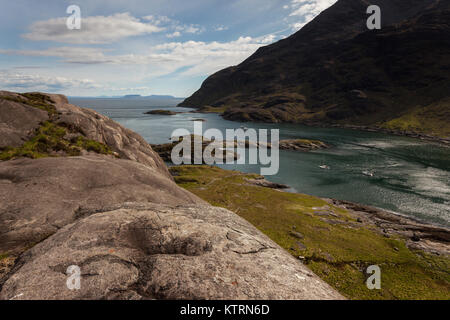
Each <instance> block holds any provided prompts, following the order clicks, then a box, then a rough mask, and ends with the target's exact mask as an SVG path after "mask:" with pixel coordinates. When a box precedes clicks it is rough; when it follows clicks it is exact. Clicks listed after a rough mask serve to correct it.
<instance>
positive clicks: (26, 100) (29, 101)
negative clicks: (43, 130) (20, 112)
mask: <svg viewBox="0 0 450 320" xmlns="http://www.w3.org/2000/svg"><path fill="white" fill-rule="evenodd" d="M1 99H4V100H9V101H14V102H17V103H23V104H26V105H29V106H32V107H34V108H38V109H41V110H44V111H47V113H48V115H49V117H50V118H51V117H53V116H55V115H57V114H58V112H57V111H56V108H55V106H54V105H53V103H54V101H53V100H52V99H51V98H50V97H49V96H47V95H43V94H40V93H21V94H19V96H18V97H7V96H2V97H1Z"/></svg>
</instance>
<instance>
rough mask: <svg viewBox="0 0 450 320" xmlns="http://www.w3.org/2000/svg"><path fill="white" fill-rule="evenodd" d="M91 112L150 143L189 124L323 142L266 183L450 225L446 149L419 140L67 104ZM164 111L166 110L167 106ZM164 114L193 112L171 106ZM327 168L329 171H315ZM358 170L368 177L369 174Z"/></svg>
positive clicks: (287, 159)
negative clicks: (272, 132)
mask: <svg viewBox="0 0 450 320" xmlns="http://www.w3.org/2000/svg"><path fill="white" fill-rule="evenodd" d="M70 100H71V103H74V104H77V105H80V106H82V107H89V108H92V109H94V110H96V111H98V112H100V113H102V114H104V115H106V116H109V117H111V118H112V119H114V120H116V121H118V122H119V123H121V124H122V125H124V126H125V127H127V128H129V129H132V130H134V131H136V132H138V133H139V134H140V135H142V136H143V137H144V139H146V140H147V141H148V142H149V143H152V144H160V143H167V142H168V141H169V138H170V136H171V133H172V132H173V130H175V129H178V128H186V129H188V130H190V131H191V132H193V121H192V120H193V119H198V118H202V119H205V120H207V121H206V122H203V129H204V130H206V129H208V128H217V129H220V130H222V131H223V132H224V134H225V129H233V128H239V127H240V126H242V125H244V126H246V127H248V128H256V129H263V128H267V129H280V138H281V139H289V138H307V139H308V138H309V139H318V140H322V141H324V142H326V143H328V144H331V145H332V146H333V147H332V148H331V149H326V150H319V151H314V152H307V153H305V152H295V151H283V150H281V151H280V170H279V172H278V174H277V175H275V176H268V177H267V179H268V180H271V181H273V182H278V183H284V184H287V185H289V186H291V188H292V190H293V191H296V192H300V193H306V194H311V195H315V196H319V197H329V198H335V199H341V200H348V201H353V202H358V203H362V204H366V205H372V206H376V207H380V208H384V209H387V210H391V211H395V212H399V213H403V214H406V215H410V216H413V217H416V218H419V219H422V220H425V221H428V222H432V223H437V224H441V225H445V226H450V148H446V147H442V146H439V145H437V144H433V143H430V142H422V141H420V140H417V139H412V138H407V137H398V136H391V135H386V134H381V133H371V132H359V131H354V130H346V129H337V128H332V129H326V128H311V127H304V126H299V125H291V124H281V125H280V124H276V125H273V124H255V123H253V124H252V123H245V124H244V123H239V122H231V121H226V120H224V119H222V118H221V117H220V116H218V115H216V114H192V113H183V114H177V115H175V116H158V115H145V114H144V112H145V111H148V110H152V109H161V107H149V106H148V105H149V104H148V103H146V101H145V100H130V99H76V98H73V99H70ZM164 109H166V108H164ZM167 109H168V110H174V111H189V110H190V109H185V108H176V107H169V108H167ZM321 165H327V166H329V167H330V169H329V170H327V169H322V168H320V166H321ZM221 167H224V168H226V169H236V170H240V171H244V172H254V173H259V172H260V168H259V166H258V165H237V164H235V165H221ZM363 172H366V173H367V172H371V173H373V176H368V175H366V174H364V173H363Z"/></svg>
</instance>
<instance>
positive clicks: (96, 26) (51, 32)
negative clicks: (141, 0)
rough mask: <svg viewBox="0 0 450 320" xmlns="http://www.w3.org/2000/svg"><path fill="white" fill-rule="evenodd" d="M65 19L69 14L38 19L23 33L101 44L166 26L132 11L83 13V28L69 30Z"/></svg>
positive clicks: (39, 38) (35, 37)
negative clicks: (107, 13) (61, 16)
mask: <svg viewBox="0 0 450 320" xmlns="http://www.w3.org/2000/svg"><path fill="white" fill-rule="evenodd" d="M66 20H67V18H55V19H50V20H45V21H38V22H35V23H33V24H32V25H31V26H30V32H29V33H26V34H24V35H22V36H23V37H24V38H25V39H29V40H34V41H56V42H63V43H72V44H85V43H86V44H99V43H110V42H114V41H117V40H120V39H123V38H127V37H132V36H138V35H144V34H150V33H154V32H160V31H163V30H164V28H162V27H160V26H158V24H157V23H152V21H150V22H143V21H141V20H139V19H138V18H135V17H133V16H131V15H130V14H129V13H117V14H114V15H112V16H107V17H105V16H95V17H86V18H84V17H81V29H80V30H69V29H68V28H67V26H66ZM144 20H147V21H148V19H144Z"/></svg>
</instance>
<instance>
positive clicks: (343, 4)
mask: <svg viewBox="0 0 450 320" xmlns="http://www.w3.org/2000/svg"><path fill="white" fill-rule="evenodd" d="M371 4H376V5H378V6H380V8H381V18H382V19H381V21H382V28H381V30H368V29H367V27H366V21H367V18H368V17H369V15H368V14H367V13H366V10H367V7H368V6H369V5H371ZM449 21H450V1H448V0H445V1H443V0H440V1H439V0H420V1H419V0H412V1H411V0H377V1H371V2H370V3H369V2H368V1H365V0H345V1H344V0H340V1H338V2H337V3H336V4H335V5H333V6H332V7H330V8H329V9H327V10H325V11H324V12H322V13H321V14H320V15H319V16H318V17H316V19H314V20H313V21H312V22H310V23H309V24H308V25H306V26H305V27H304V28H302V29H301V30H300V31H298V32H297V33H295V34H293V35H292V36H290V37H288V38H286V39H284V40H281V41H278V42H276V43H274V44H271V45H269V46H266V47H262V48H260V49H258V50H257V51H256V52H255V54H253V55H252V56H251V57H249V58H248V59H246V60H245V61H244V62H242V63H241V64H240V65H238V66H234V67H230V68H227V69H224V70H222V71H219V72H217V73H215V74H213V75H212V76H210V77H209V78H208V79H206V80H205V82H204V83H203V84H202V86H201V88H200V89H199V90H198V91H197V92H196V93H194V94H193V95H192V96H191V97H190V98H188V99H186V100H185V101H184V102H183V103H182V104H180V106H185V107H197V108H202V107H208V108H211V107H213V108H214V107H215V108H218V110H221V111H224V113H223V116H224V117H225V118H226V119H229V120H240V121H261V122H294V123H305V124H311V125H331V124H333V125H362V126H371V127H385V128H392V129H398V130H405V131H416V132H425V133H428V134H431V135H436V136H448V135H450V126H448V122H449V121H450V98H449V92H450V90H449V88H450V27H449Z"/></svg>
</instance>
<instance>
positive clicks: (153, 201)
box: [0, 91, 343, 299]
mask: <svg viewBox="0 0 450 320" xmlns="http://www.w3.org/2000/svg"><path fill="white" fill-rule="evenodd" d="M0 137H1V140H0V159H1V161H0V299H187V298H189V299H191V298H195V299H212V298H215V299H236V298H238V299H342V298H343V297H342V296H341V295H340V294H339V293H338V292H337V291H335V290H334V289H333V288H332V287H330V286H329V285H328V284H326V283H325V282H323V281H322V280H321V279H320V278H318V277H317V276H316V275H315V274H314V273H313V272H311V271H310V270H309V269H308V268H307V267H306V266H304V265H303V264H302V263H301V262H299V261H298V260H296V259H295V258H293V257H292V256H290V255H289V254H288V253H287V252H285V251H284V250H283V249H282V248H281V247H279V246H278V245H277V244H275V243H274V242H273V241H271V240H270V239H269V238H268V237H266V236H265V235H263V234H262V233H261V232H260V231H258V230H257V229H256V228H255V227H253V226H252V225H250V224H249V223H248V222H246V221H245V220H243V219H242V218H240V217H238V216H237V215H235V214H234V213H232V212H230V211H228V210H226V209H221V208H216V207H212V206H210V205H208V204H207V203H206V202H204V201H203V200H201V199H200V198H198V197H197V196H195V195H193V194H191V193H190V192H188V191H186V190H184V189H182V188H180V187H178V186H177V185H176V184H175V183H174V181H173V179H172V177H171V175H170V174H169V172H168V170H167V168H166V166H165V165H164V163H163V161H162V160H161V158H160V157H159V156H158V155H157V154H156V153H155V152H153V150H152V149H151V147H150V146H149V145H148V144H147V143H146V142H145V141H144V140H143V139H142V138H141V137H140V136H139V135H137V134H136V133H134V132H132V131H130V130H127V129H125V128H123V127H122V126H120V125H119V124H118V123H116V122H114V121H112V120H111V119H109V118H107V117H104V116H102V115H100V114H98V113H96V112H95V111H92V110H88V109H82V108H80V107H77V106H74V105H71V104H69V103H68V101H67V99H66V98H65V97H63V96H60V95H47V94H41V93H32V94H16V93H11V92H4V91H2V92H0ZM72 265H76V266H78V267H80V270H81V288H80V290H70V289H69V288H68V287H67V285H66V283H67V280H68V278H69V276H68V274H66V272H67V268H68V267H69V266H72Z"/></svg>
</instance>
